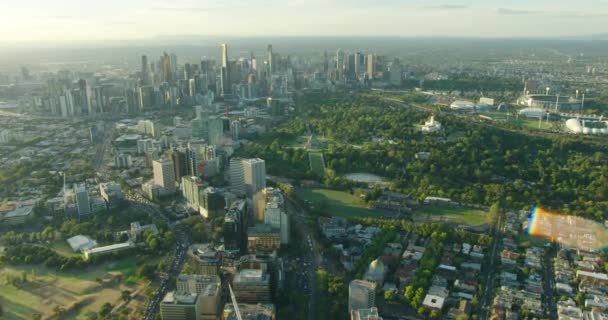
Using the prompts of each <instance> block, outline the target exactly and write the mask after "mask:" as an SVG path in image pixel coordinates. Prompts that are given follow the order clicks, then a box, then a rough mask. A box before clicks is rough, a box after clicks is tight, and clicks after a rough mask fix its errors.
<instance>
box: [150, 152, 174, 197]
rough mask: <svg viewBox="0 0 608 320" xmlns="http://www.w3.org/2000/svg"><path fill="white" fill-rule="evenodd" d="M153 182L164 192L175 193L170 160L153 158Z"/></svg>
mask: <svg viewBox="0 0 608 320" xmlns="http://www.w3.org/2000/svg"><path fill="white" fill-rule="evenodd" d="M152 168H153V171H154V184H156V185H158V186H160V187H162V189H163V190H162V191H163V193H164V194H172V193H175V171H174V168H173V161H172V160H166V159H165V160H154V162H153V163H152Z"/></svg>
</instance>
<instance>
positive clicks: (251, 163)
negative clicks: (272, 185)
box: [243, 158, 266, 195]
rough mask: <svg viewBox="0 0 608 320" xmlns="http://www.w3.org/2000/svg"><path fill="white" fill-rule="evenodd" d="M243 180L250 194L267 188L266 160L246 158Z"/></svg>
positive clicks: (246, 190)
mask: <svg viewBox="0 0 608 320" xmlns="http://www.w3.org/2000/svg"><path fill="white" fill-rule="evenodd" d="M243 181H244V183H245V192H246V193H247V194H248V195H252V194H254V193H255V192H256V191H258V190H261V189H264V188H266V162H265V161H264V160H262V159H259V158H255V159H244V160H243Z"/></svg>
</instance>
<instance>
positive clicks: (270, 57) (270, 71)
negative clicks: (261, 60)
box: [268, 44, 275, 76]
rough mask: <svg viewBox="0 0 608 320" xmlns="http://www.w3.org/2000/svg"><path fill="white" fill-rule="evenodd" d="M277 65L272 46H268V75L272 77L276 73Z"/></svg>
mask: <svg viewBox="0 0 608 320" xmlns="http://www.w3.org/2000/svg"><path fill="white" fill-rule="evenodd" d="M274 68H275V63H274V54H273V53H272V45H271V44H269V45H268V75H269V76H271V75H272V74H273V73H274V71H275V70H274Z"/></svg>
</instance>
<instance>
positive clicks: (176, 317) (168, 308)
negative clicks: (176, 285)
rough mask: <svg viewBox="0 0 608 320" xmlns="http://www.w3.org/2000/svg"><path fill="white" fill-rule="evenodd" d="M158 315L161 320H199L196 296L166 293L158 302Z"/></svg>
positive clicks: (198, 306)
mask: <svg viewBox="0 0 608 320" xmlns="http://www.w3.org/2000/svg"><path fill="white" fill-rule="evenodd" d="M160 315H161V317H162V319H163V320H201V319H200V303H199V301H198V295H197V294H196V293H194V294H190V293H177V292H169V293H167V294H166V295H165V297H164V298H163V300H162V301H161V302H160Z"/></svg>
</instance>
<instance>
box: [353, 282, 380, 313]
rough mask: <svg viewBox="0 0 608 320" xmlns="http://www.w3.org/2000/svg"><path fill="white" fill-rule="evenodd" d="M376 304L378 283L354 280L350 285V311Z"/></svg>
mask: <svg viewBox="0 0 608 320" xmlns="http://www.w3.org/2000/svg"><path fill="white" fill-rule="evenodd" d="M375 304H376V284H375V283H374V282H371V281H367V280H359V279H356V280H353V281H351V282H350V284H349V285H348V311H349V312H350V311H352V310H359V309H369V308H372V307H374V306H375Z"/></svg>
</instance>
